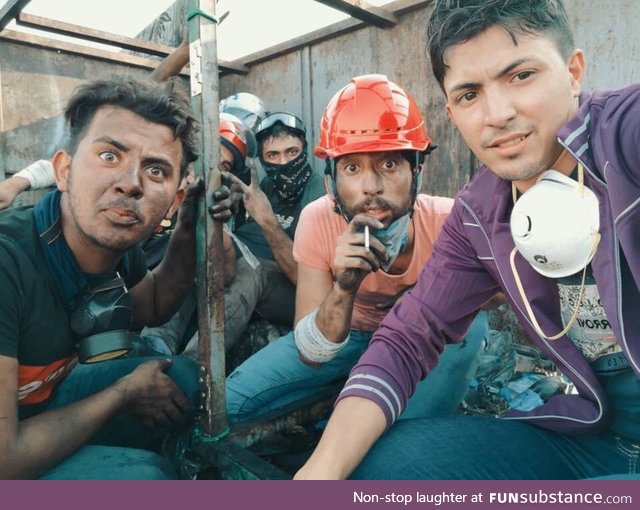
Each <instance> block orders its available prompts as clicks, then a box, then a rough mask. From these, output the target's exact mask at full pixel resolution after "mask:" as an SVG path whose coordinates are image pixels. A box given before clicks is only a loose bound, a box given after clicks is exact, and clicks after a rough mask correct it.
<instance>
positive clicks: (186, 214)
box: [176, 176, 204, 230]
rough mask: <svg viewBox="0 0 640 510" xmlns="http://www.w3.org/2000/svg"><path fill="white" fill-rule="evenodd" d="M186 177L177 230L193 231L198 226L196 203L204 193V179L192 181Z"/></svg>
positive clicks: (197, 178)
mask: <svg viewBox="0 0 640 510" xmlns="http://www.w3.org/2000/svg"><path fill="white" fill-rule="evenodd" d="M189 181H190V179H189V177H188V176H185V180H184V181H183V182H184V183H188V184H186V188H185V190H184V200H183V201H182V203H181V204H180V208H179V209H178V221H177V222H176V230H178V229H181V230H192V229H193V228H195V224H196V203H197V202H198V199H199V198H200V196H201V195H202V193H203V192H204V179H203V178H202V177H196V178H195V179H193V180H191V182H189Z"/></svg>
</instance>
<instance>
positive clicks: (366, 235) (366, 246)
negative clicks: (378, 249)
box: [364, 225, 369, 253]
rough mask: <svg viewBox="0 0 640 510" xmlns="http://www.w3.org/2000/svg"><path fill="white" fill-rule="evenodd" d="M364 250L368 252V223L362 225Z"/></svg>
mask: <svg viewBox="0 0 640 510" xmlns="http://www.w3.org/2000/svg"><path fill="white" fill-rule="evenodd" d="M364 251H365V253H369V225H365V226H364Z"/></svg>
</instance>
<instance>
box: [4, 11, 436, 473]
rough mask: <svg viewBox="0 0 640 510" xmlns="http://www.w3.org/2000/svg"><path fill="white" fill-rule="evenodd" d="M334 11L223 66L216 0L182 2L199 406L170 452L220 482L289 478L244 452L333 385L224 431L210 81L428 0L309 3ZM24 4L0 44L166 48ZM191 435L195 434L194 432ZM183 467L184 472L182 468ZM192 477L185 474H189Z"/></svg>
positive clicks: (98, 54)
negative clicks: (332, 19)
mask: <svg viewBox="0 0 640 510" xmlns="http://www.w3.org/2000/svg"><path fill="white" fill-rule="evenodd" d="M316 1H317V2H319V3H322V4H324V5H328V6H330V7H333V8H335V9H338V10H341V11H343V12H347V13H348V14H350V15H351V16H352V17H353V18H356V19H353V18H352V19H349V20H345V21H344V22H341V23H337V24H335V25H333V26H330V27H327V28H325V29H322V30H318V31H315V32H312V33H310V34H307V35H305V36H302V37H300V38H297V39H293V40H291V41H288V42H285V43H283V44H281V45H277V46H275V47H272V48H270V49H267V50H264V51H261V52H259V53H256V54H253V55H249V56H248V57H245V58H243V59H241V60H239V61H235V62H221V61H218V60H217V56H216V24H217V23H218V20H216V18H215V8H216V1H215V0H189V15H188V19H189V20H190V21H188V24H189V27H188V28H189V41H190V60H189V61H190V64H189V70H188V71H187V70H186V69H184V70H182V72H181V74H182V75H185V76H190V78H191V80H190V82H191V98H192V106H193V107H194V110H195V111H196V113H198V114H199V115H200V118H201V121H202V125H203V129H202V130H201V131H200V136H201V137H202V138H201V147H202V154H203V156H202V157H201V158H200V159H199V160H198V161H197V162H196V163H195V165H194V167H195V172H196V175H198V176H201V177H202V178H203V179H205V183H206V193H205V198H204V200H203V201H202V203H201V204H200V205H199V207H198V211H197V225H198V226H197V237H196V250H197V254H196V261H197V262H196V276H197V281H198V330H199V338H200V339H207V340H206V341H201V342H200V345H199V348H198V363H199V385H200V389H201V394H200V400H201V405H200V409H199V413H198V419H197V423H196V426H195V428H194V430H193V431H191V434H190V435H189V437H188V438H186V440H185V441H183V443H185V442H186V443H187V444H188V448H187V449H186V450H185V449H183V450H182V451H178V450H179V449H178V450H177V455H176V460H179V461H180V462H181V464H182V465H183V467H185V466H186V465H187V464H188V463H189V462H192V464H193V460H189V459H193V458H194V457H195V458H196V459H197V461H195V464H193V465H195V466H196V467H198V468H206V467H213V468H214V469H215V473H216V476H217V477H220V478H225V479H255V478H259V479H275V478H288V477H289V475H288V474H287V473H285V472H284V471H282V470H280V469H278V468H277V467H275V466H273V465H271V464H269V463H268V462H266V461H265V460H263V459H262V458H261V457H259V456H258V455H256V454H254V453H252V452H251V450H250V448H251V447H253V446H255V445H256V444H258V443H259V442H260V441H265V440H266V441H269V440H270V439H272V438H274V437H275V436H277V435H278V434H282V433H283V431H287V430H291V428H292V427H295V426H298V425H299V424H300V423H303V422H305V421H308V420H310V419H312V418H314V417H316V418H317V417H318V416H320V415H321V414H322V413H327V412H328V411H329V410H330V408H331V406H332V404H333V399H334V397H335V395H336V393H337V391H338V389H339V387H338V386H334V387H331V388H328V389H327V390H326V391H324V392H323V393H322V394H320V395H318V396H317V397H314V398H310V399H305V400H302V401H300V402H296V403H295V404H293V405H290V406H286V407H284V408H282V409H279V410H276V411H274V412H272V413H269V414H268V415H266V416H264V417H263V418H262V419H260V420H259V421H255V422H251V423H243V424H239V425H237V426H232V427H229V426H228V424H227V420H226V413H225V384H224V383H225V351H224V297H223V290H224V287H223V284H222V281H223V278H222V277H223V275H222V268H221V267H220V265H219V264H216V263H215V261H217V260H220V259H221V258H222V257H221V254H222V227H221V225H219V224H218V223H217V222H213V220H212V219H211V218H210V217H209V215H208V214H207V212H206V211H207V208H208V204H207V201H208V200H209V199H210V198H209V197H211V192H212V191H213V190H215V189H216V188H217V187H218V186H219V185H220V172H219V171H218V164H217V161H218V159H219V139H218V137H217V136H213V135H214V133H217V132H218V108H217V105H218V77H219V74H220V73H244V74H246V73H247V72H248V67H249V66H251V65H253V64H256V63H258V62H261V61H264V60H267V59H269V58H274V57H276V56H278V55H281V54H283V53H287V52H290V51H295V50H296V49H297V48H299V47H301V46H303V45H309V44H312V43H314V42H319V41H322V40H325V39H328V38H331V37H335V36H337V35H340V34H342V33H344V32H346V31H351V30H356V29H358V28H361V27H363V26H366V25H367V24H372V25H375V26H377V27H380V28H385V27H390V26H393V25H395V24H396V23H397V18H396V16H397V15H398V14H402V13H404V12H408V11H409V10H414V9H417V8H420V7H424V6H425V5H426V4H428V3H429V2H428V1H418V0H396V1H395V2H392V3H390V4H389V5H388V9H382V8H379V7H374V6H370V5H368V4H366V2H363V1H360V0H316ZM28 3H29V0H9V1H8V2H7V3H6V4H5V5H4V7H3V8H2V9H0V40H7V41H11V42H15V43H20V44H27V45H31V46H35V47H42V48H48V49H54V50H59V51H63V52H66V53H69V54H72V55H82V56H85V57H90V58H94V59H98V60H103V61H111V62H119V63H124V64H127V65H131V66H136V67H142V68H149V69H153V68H155V67H156V66H157V60H153V59H149V58H144V57H140V56H137V55H131V54H128V53H118V52H111V51H106V50H98V49H95V48H89V47H86V46H81V45H78V44H73V43H68V42H62V41H59V40H55V39H49V38H46V37H42V36H36V35H31V34H24V33H20V32H17V31H11V30H6V29H4V27H6V25H7V24H8V23H9V22H10V21H11V20H12V19H16V21H17V23H19V24H21V25H25V26H29V27H32V28H37V29H40V30H44V31H48V32H52V33H55V34H62V35H66V36H73V37H76V38H79V39H83V40H88V41H92V42H99V43H107V44H112V45H116V46H119V47H121V48H124V49H126V50H131V51H135V52H140V53H146V54H149V55H154V56H166V55H168V54H169V53H170V52H171V51H172V48H170V47H168V46H164V45H160V44H156V43H151V42H147V41H142V40H139V39H135V38H129V37H122V36H119V35H115V34H111V33H107V32H102V31H98V30H93V29H89V28H86V27H82V26H78V25H74V24H70V23H63V22H60V21H56V20H51V19H47V18H42V17H39V16H33V15H30V14H26V13H23V12H21V11H22V9H23V8H24V7H25V6H26V5H27V4H28ZM194 432H195V433H194ZM182 472H183V473H187V469H186V468H185V469H183V470H182ZM191 474H193V473H191Z"/></svg>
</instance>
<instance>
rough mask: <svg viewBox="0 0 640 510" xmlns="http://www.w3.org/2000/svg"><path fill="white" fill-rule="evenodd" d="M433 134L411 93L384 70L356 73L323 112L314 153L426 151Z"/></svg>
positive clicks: (336, 155)
mask: <svg viewBox="0 0 640 510" xmlns="http://www.w3.org/2000/svg"><path fill="white" fill-rule="evenodd" d="M430 142H431V138H429V136H428V135H427V131H426V127H425V123H424V118H423V117H422V114H421V113H420V110H419V108H418V105H417V104H416V102H415V100H414V99H413V97H411V95H410V94H409V93H408V92H406V91H405V90H404V89H402V88H401V87H400V86H398V85H397V84H395V83H393V82H392V81H390V80H389V79H388V78H387V77H386V76H385V75H383V74H367V75H363V76H356V77H355V78H353V79H352V80H351V82H350V83H349V84H348V85H347V86H346V87H344V88H342V89H341V90H340V91H338V92H337V93H336V94H335V95H334V96H333V98H332V99H331V101H329V104H327V106H326V108H325V109H324V112H323V114H322V120H321V123H320V140H319V141H318V144H317V145H316V147H315V149H314V151H313V153H314V154H315V155H316V156H317V157H319V158H322V159H327V158H337V157H340V156H343V155H345V154H352V153H357V152H382V151H407V150H409V151H419V152H423V151H426V149H427V147H428V146H429V143H430Z"/></svg>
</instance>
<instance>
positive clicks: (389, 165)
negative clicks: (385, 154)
mask: <svg viewBox="0 0 640 510" xmlns="http://www.w3.org/2000/svg"><path fill="white" fill-rule="evenodd" d="M382 166H383V167H384V169H385V170H392V169H393V168H395V167H396V162H395V161H393V160H392V159H388V160H387V161H385V162H384V164H383V165H382Z"/></svg>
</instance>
